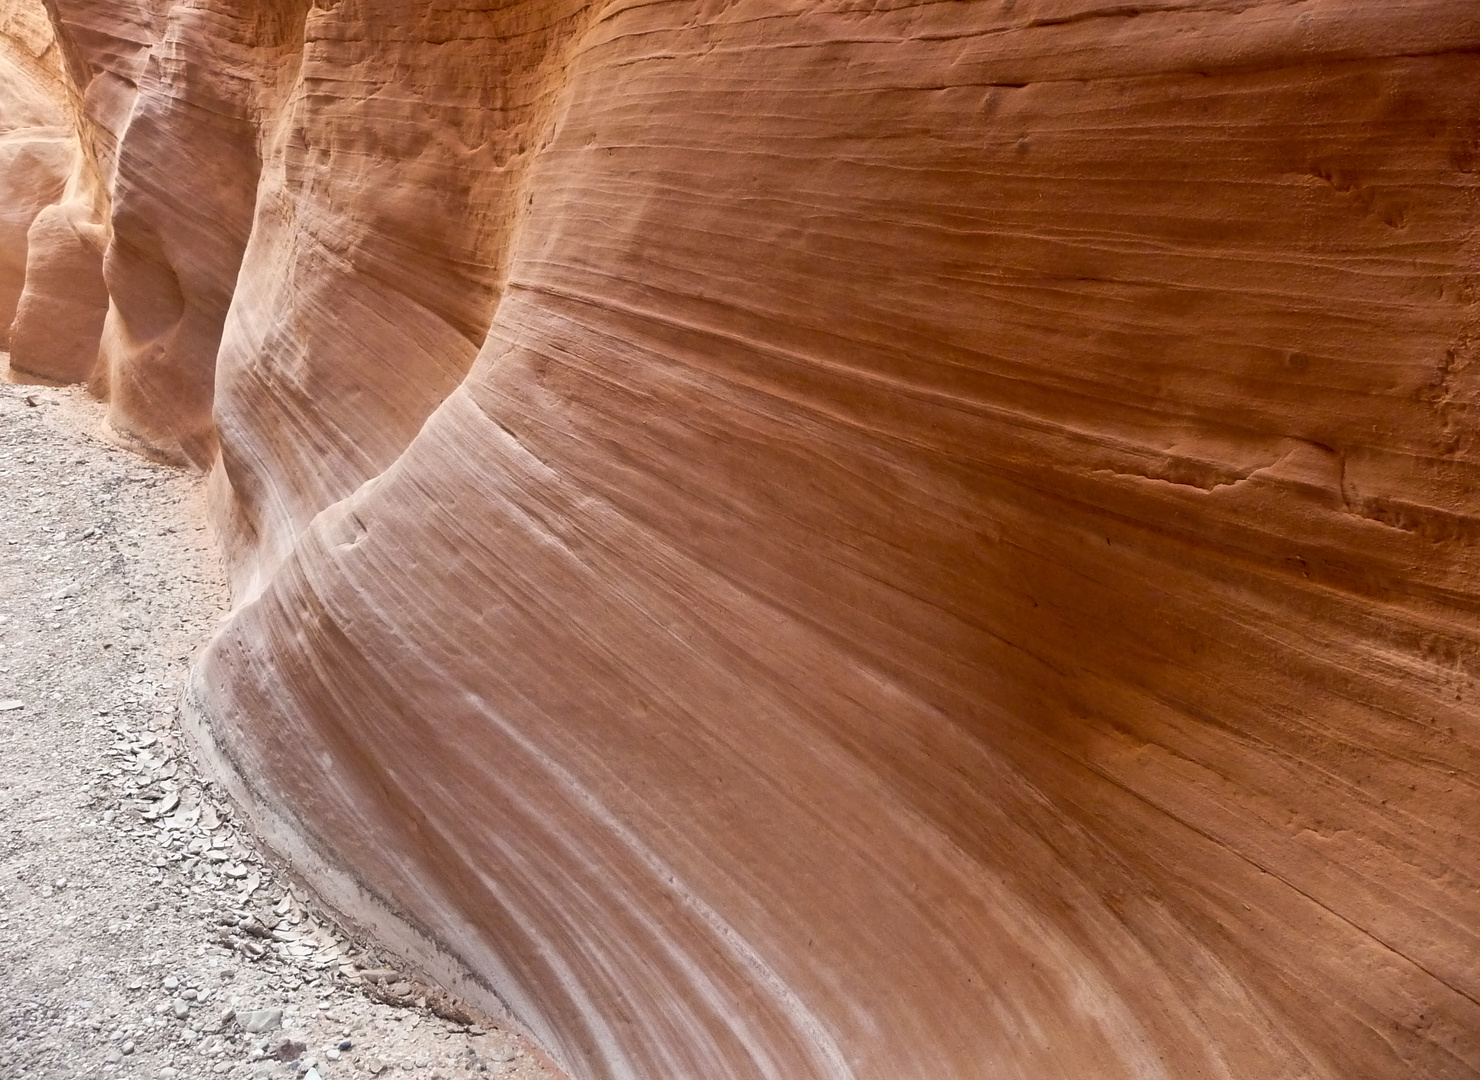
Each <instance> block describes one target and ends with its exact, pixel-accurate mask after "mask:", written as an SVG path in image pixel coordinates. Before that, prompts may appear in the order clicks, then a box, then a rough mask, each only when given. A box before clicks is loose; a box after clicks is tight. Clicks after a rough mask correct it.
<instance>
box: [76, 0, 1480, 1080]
mask: <svg viewBox="0 0 1480 1080" xmlns="http://www.w3.org/2000/svg"><path fill="white" fill-rule="evenodd" d="M487 7H488V5H484V4H480V3H475V2H474V0H449V2H447V3H441V4H438V5H431V6H429V5H424V4H412V3H410V2H409V0H342V2H339V3H335V4H332V5H328V4H325V5H322V6H317V5H316V6H310V5H308V4H307V3H287V2H284V3H271V2H267V0H259V2H254V3H244V4H227V3H225V2H224V0H195V2H192V3H189V4H186V3H183V2H182V3H176V4H173V5H171V4H168V3H163V2H161V3H160V4H157V5H155V6H154V7H153V8H150V9H148V12H145V10H144V8H142V7H141V8H140V9H139V10H138V11H135V10H134V9H133V8H131V7H129V6H128V5H120V6H118V7H117V8H116V16H115V17H112V18H110V15H109V12H108V6H107V5H103V4H101V3H97V2H89V0H55V8H56V10H57V12H58V25H59V26H60V27H62V28H64V29H65V31H66V33H67V34H69V35H71V37H70V40H72V41H74V42H75V43H76V48H77V51H78V52H79V54H89V55H94V56H98V57H102V56H105V55H107V56H110V57H111V59H109V60H107V61H106V63H105V62H103V61H102V60H99V61H98V62H97V63H96V64H95V65H94V68H96V70H99V71H119V70H123V69H124V68H125V67H127V66H128V65H129V64H132V65H134V70H137V72H138V77H137V80H136V85H137V87H138V89H137V91H136V92H133V91H129V93H135V96H134V97H133V98H132V104H131V105H130V112H129V116H130V117H131V119H130V120H129V122H128V123H127V124H126V125H116V124H115V125H112V126H109V124H107V123H104V122H103V121H102V120H100V119H96V118H95V117H101V116H103V115H105V114H107V115H114V114H116V112H117V111H118V110H117V109H116V108H111V107H107V106H104V105H101V104H95V105H94V106H90V108H91V109H92V111H91V112H88V113H87V114H86V115H85V117H84V121H83V126H84V129H87V126H88V125H91V126H92V127H95V128H97V129H98V130H99V131H103V130H107V131H115V132H117V133H118V135H117V141H116V150H115V151H114V152H113V153H112V157H111V158H110V155H109V153H108V152H106V151H107V147H108V146H109V145H111V144H110V143H109V141H108V138H107V137H105V136H104V135H100V134H99V135H93V136H88V138H89V139H90V140H91V142H90V143H89V145H97V146H99V147H102V148H103V150H99V151H97V152H96V154H95V157H96V158H97V160H98V161H99V163H100V164H99V169H100V174H102V175H108V176H111V178H112V179H111V187H110V189H109V190H110V192H111V199H112V218H111V229H112V240H111V242H110V246H109V249H108V255H107V259H106V263H105V266H106V281H107V285H108V290H109V294H110V301H111V307H110V312H109V316H108V321H107V325H106V327H105V329H104V331H103V335H102V356H103V361H104V374H103V376H102V377H101V378H100V379H99V381H98V383H97V385H98V388H99V390H100V391H103V392H107V393H108V394H109V395H110V396H111V408H112V416H113V418H114V425H115V427H116V428H118V429H119V430H120V431H121V432H124V433H126V434H130V435H133V436H134V437H136V438H137V439H138V440H139V441H140V442H141V444H142V445H144V446H146V447H147V448H149V449H150V450H151V451H152V452H155V453H158V454H163V455H166V456H172V457H176V458H186V459H190V460H193V461H194V462H196V463H197V464H200V465H202V466H203V467H209V468H211V469H212V485H213V499H214V504H213V505H214V513H215V516H216V521H217V525H218V527H219V528H220V530H221V533H222V538H223V543H224V544H225V547H226V550H227V553H228V556H229V559H230V562H231V564H232V567H233V576H234V581H235V586H236V590H237V599H238V607H237V609H236V612H235V614H234V616H233V617H232V619H231V620H230V622H229V623H228V624H227V625H226V626H225V627H224V629H223V630H222V632H221V633H220V635H219V636H218V637H217V638H216V640H215V642H214V643H213V645H212V646H211V647H210V648H209V650H208V651H207V653H206V655H205V657H204V659H203V660H202V662H201V663H200V664H199V666H198V667H197V669H196V672H195V675H194V679H193V685H192V688H191V695H192V698H191V701H192V706H193V708H194V710H195V715H196V722H197V725H198V728H199V735H200V737H201V739H202V740H203V744H204V747H205V750H206V752H207V754H208V755H212V756H214V759H215V762H216V766H217V768H219V769H221V770H222V775H223V776H224V777H226V778H227V779H228V780H229V782H230V783H231V784H232V785H233V786H234V790H235V793H236V794H237V796H238V797H239V798H241V799H243V800H244V801H246V802H247V803H248V805H250V806H251V807H252V809H253V812H254V813H255V814H256V815H257V820H258V823H259V825H260V827H261V828H262V829H263V830H264V831H265V832H267V833H268V835H269V836H270V837H272V838H273V839H274V841H275V842H276V843H277V844H278V845H279V846H280V847H281V849H282V850H283V851H284V852H285V853H287V854H288V855H289V856H290V857H291V858H293V859H294V860H296V863H297V865H298V866H299V868H300V869H301V870H303V871H304V872H305V873H307V874H309V875H310V876H311V877H312V878H313V880H314V881H315V882H316V884H317V885H318V886H319V887H320V888H321V889H322V890H324V892H325V894H326V895H327V896H329V897H330V898H331V899H333V900H334V901H335V902H336V903H338V904H339V905H340V906H341V907H342V908H343V909H344V910H346V911H347V912H349V913H350V914H352V915H353V916H355V917H356V918H358V919H360V920H361V921H362V922H363V923H364V924H366V925H368V926H370V927H372V928H373V929H375V930H376V931H377V932H379V933H380V934H381V935H382V936H384V937H387V938H389V939H391V940H393V941H395V942H396V943H397V944H398V945H399V946H400V947H401V948H402V950H403V951H404V952H405V953H406V955H407V957H408V958H409V959H411V960H413V961H415V962H416V963H418V964H420V965H422V966H423V967H425V968H427V969H429V970H432V971H434V972H436V973H438V974H439V975H440V976H441V977H442V978H444V979H447V980H449V981H452V982H454V983H455V984H456V985H457V986H458V987H459V988H460V989H462V990H463V991H464V992H466V993H469V994H473V995H482V998H483V999H484V1000H487V1001H492V1000H493V999H494V997H495V996H496V997H497V998H498V999H499V1000H501V1001H503V1002H504V1003H506V1004H507V1005H508V1007H509V1008H510V1010H511V1011H512V1012H513V1013H514V1015H515V1016H517V1017H518V1018H519V1019H521V1020H522V1021H523V1022H525V1023H526V1024H528V1025H529V1026H530V1028H531V1030H532V1031H534V1032H535V1034H536V1035H538V1036H539V1038H540V1039H541V1040H542V1041H543V1043H544V1044H545V1045H546V1046H547V1047H548V1048H549V1049H550V1050H551V1052H552V1053H553V1054H554V1055H555V1056H556V1057H557V1058H558V1059H559V1060H560V1061H561V1062H562V1063H564V1064H565V1065H566V1066H568V1067H569V1068H570V1070H571V1071H572V1073H573V1074H574V1075H576V1076H578V1077H582V1078H586V1077H602V1078H606V1077H613V1078H615V1077H631V1078H637V1077H641V1078H645V1080H647V1078H672V1080H678V1078H690V1077H695V1076H703V1077H705V1078H737V1080H738V1078H747V1080H749V1078H753V1077H775V1078H784V1080H803V1078H812V1077H818V1078H822V1077H826V1078H845V1077H847V1078H857V1080H873V1078H879V1080H883V1078H890V1080H894V1078H898V1077H930V1078H948V1077H951V1078H953V1077H960V1078H972V1080H975V1078H988V1077H991V1078H998V1077H1002V1078H1007V1077H1019V1078H1028V1080H1050V1078H1053V1080H1057V1078H1059V1077H1065V1076H1092V1077H1095V1078H1097V1080H1099V1078H1104V1080H1113V1078H1120V1077H1123V1078H1127V1080H1129V1078H1136V1080H1146V1078H1155V1077H1167V1078H1176V1080H1181V1078H1184V1077H1222V1078H1240V1080H1266V1078H1270V1077H1310V1078H1326V1080H1352V1078H1359V1080H1390V1078H1392V1077H1408V1076H1412V1077H1423V1078H1425V1080H1430V1078H1446V1080H1453V1078H1460V1077H1475V1076H1477V1075H1480V975H1477V973H1480V891H1477V885H1480V880H1477V878H1480V850H1477V843H1480V841H1477V839H1476V837H1477V836H1480V829H1477V826H1480V800H1477V798H1476V796H1477V794H1480V791H1477V787H1480V770H1477V764H1480V761H1477V758H1480V724H1477V721H1476V719H1475V710H1474V702H1475V698H1476V695H1477V693H1480V687H1477V685H1476V681H1475V680H1476V674H1477V672H1476V665H1475V657H1476V656H1477V654H1480V648H1477V647H1480V617H1477V612H1480V590H1477V588H1476V586H1475V581H1476V580H1477V571H1480V565H1477V562H1480V558H1477V554H1476V552H1477V546H1476V539H1477V537H1480V515H1477V510H1480V503H1477V498H1476V495H1475V492H1476V491H1477V490H1480V488H1477V480H1480V477H1477V476H1476V466H1477V447H1476V442H1475V437H1474V431H1475V428H1474V419H1473V415H1472V414H1471V413H1470V411H1469V410H1470V408H1471V407H1472V403H1473V402H1474V401H1475V399H1476V394H1477V391H1480V384H1477V382H1476V378H1477V372H1480V365H1477V364H1476V363H1475V360H1476V348H1477V341H1480V335H1477V319H1480V311H1477V303H1480V300H1477V291H1476V290H1477V276H1476V270H1477V265H1476V264H1477V248H1476V240H1475V237H1476V236H1477V235H1480V220H1477V213H1480V200H1477V195H1480V192H1477V180H1476V167H1477V162H1480V124H1477V121H1476V119H1475V118H1476V117H1477V116H1480V9H1475V10H1472V9H1471V8H1470V7H1469V6H1467V5H1460V4H1453V3H1445V2H1440V0H1396V2H1394V0H1384V2H1378V0H1348V2H1345V3H1339V4H1338V3H1335V2H1333V0H1311V2H1307V3H1299V4H1289V3H1284V2H1277V0H1262V2H1261V0H1255V2H1250V3H1244V4H1238V5H1228V4H1223V3H1220V2H1214V0H1194V2H1191V3H1186V2H1182V3H1176V4H1144V5H1130V6H1127V5H1118V6H1117V5H1103V4H1096V3H1093V2H1090V0H1016V2H1014V0H990V2H986V0H984V2H980V3H977V2H962V3H951V4H927V3H915V2H905V0H900V2H896V3H880V4H857V3H852V2H845V0H836V2H827V3H813V4H806V5H800V4H782V3H774V2H770V3H764V2H759V0H741V2H738V3H710V2H707V0H659V2H644V3H637V2H635V0H633V2H628V0H618V2H612V3H605V4H600V5H583V4H579V3H574V2H572V3H554V2H543V3H535V2H525V3H511V4H505V5H498V6H497V7H496V8H495V9H493V10H486V8H487ZM84 28H90V29H88V32H87V33H84V32H83V29H84ZM123 41H131V42H135V43H137V47H136V48H134V49H133V51H129V49H125V48H121V47H116V44H110V43H118V42H123ZM151 42H152V43H151ZM89 50H91V52H90V53H89ZM140 56H146V57H147V58H146V59H145V60H143V61H140V60H139V59H138V57H140ZM110 65H111V66H110ZM89 70H93V68H89ZM74 78H76V76H75V75H74ZM100 78H104V76H102V75H95V76H90V80H91V81H88V82H87V84H86V90H85V92H84V94H83V96H84V98H88V96H89V95H93V98H92V100H94V101H95V102H98V101H105V100H115V101H121V100H122V99H123V97H125V96H127V95H126V94H125V93H124V91H122V90H118V89H117V88H116V87H115V90H114V91H113V92H112V93H113V95H114V96H113V97H111V98H110V97H109V96H108V95H106V94H103V93H102V92H99V93H98V94H96V95H94V92H93V87H94V86H95V85H96V84H97V82H98V79H100ZM110 78H111V77H110ZM109 85H113V84H112V83H110V84H109ZM110 108H111V111H110ZM110 160H116V170H114V171H113V172H110V171H109V167H108V166H107V164H106V163H107V162H108V161H110Z"/></svg>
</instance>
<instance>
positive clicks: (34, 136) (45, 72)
mask: <svg viewBox="0 0 1480 1080" xmlns="http://www.w3.org/2000/svg"><path fill="white" fill-rule="evenodd" d="M76 161H77V143H76V128H75V125H74V124H73V122H72V117H71V116H70V115H69V111H68V108H67V83H66V77H65V75H64V74H63V71H62V65H61V57H60V54H59V52H58V50H57V47H56V41H55V39H54V37H53V36H52V32H51V24H50V23H49V22H48V21H47V18H46V13H45V11H44V10H42V8H41V6H40V5H39V4H37V5H35V6H34V7H33V6H30V5H25V6H20V5H16V6H14V7H5V8H0V347H7V346H8V343H9V340H10V327H11V323H12V322H13V321H14V319H15V313H16V308H17V306H18V305H19V303H20V299H21V293H22V291H23V290H24V288H25V282H26V258H27V254H28V252H29V248H30V245H29V242H28V240H27V233H28V232H29V231H30V228H31V224H32V222H34V221H35V220H36V216H37V215H38V214H39V213H40V212H41V211H42V210H43V209H45V208H46V207H48V206H50V205H52V204H53V203H55V202H56V201H57V200H58V199H60V198H61V197H62V194H63V192H64V191H65V189H66V186H67V178H68V177H69V176H70V175H71V173H72V171H73V169H74V168H75V167H76Z"/></svg>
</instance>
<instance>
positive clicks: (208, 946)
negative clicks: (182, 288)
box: [0, 353, 560, 1080]
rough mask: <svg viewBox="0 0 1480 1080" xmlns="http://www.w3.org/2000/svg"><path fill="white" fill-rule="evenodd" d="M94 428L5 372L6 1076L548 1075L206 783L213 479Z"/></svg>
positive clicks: (2, 877)
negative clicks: (188, 734)
mask: <svg viewBox="0 0 1480 1080" xmlns="http://www.w3.org/2000/svg"><path fill="white" fill-rule="evenodd" d="M3 362H4V354H3V353H0V366H3ZM102 419H103V413H102V407H101V406H99V405H98V404H97V403H95V402H93V401H92V400H91V399H90V398H88V397H87V396H86V395H85V394H84V393H82V392H81V391H79V390H75V389H66V388H51V387H38V386H27V385H22V384H17V383H4V384H0V1076H3V1077H6V1078H7V1080H13V1078H21V1077H28V1078H50V1077H58V1078H60V1077H78V1076H102V1077H120V1078H122V1077H129V1078H133V1077H137V1078H141V1080H144V1078H155V1077H158V1078H160V1080H170V1078H182V1080H193V1078H195V1077H202V1076H208V1075H209V1076H217V1075H220V1076H226V1077H243V1078H245V1077H254V1078H267V1077H290V1076H298V1077H304V1078H306V1080H315V1078H321V1080H333V1078H334V1077H362V1076H383V1077H391V1076H400V1075H409V1076H416V1077H426V1078H428V1080H430V1078H434V1077H442V1078H447V1080H453V1078H458V1077H465V1076H498V1077H512V1078H519V1080H529V1078H534V1077H556V1076H559V1075H560V1074H559V1073H558V1071H557V1070H555V1069H554V1068H553V1067H552V1066H551V1065H550V1064H549V1062H548V1059H546V1058H544V1056H543V1055H542V1054H541V1053H540V1052H539V1051H538V1050H537V1049H536V1048H535V1047H533V1045H532V1044H530V1043H528V1042H527V1041H526V1040H525V1039H523V1038H522V1037H521V1036H519V1035H518V1034H516V1033H514V1032H512V1031H510V1030H508V1029H507V1028H506V1027H502V1026H500V1025H498V1024H495V1023H493V1022H491V1021H489V1020H487V1019H486V1018H480V1017H477V1016H474V1015H472V1014H471V1013H468V1012H467V1011H466V1010H464V1009H463V1007H462V1006H461V1005H459V1004H458V1003H457V1002H454V1001H452V1000H450V999H448V998H446V997H445V996H443V995H441V994H440V993H439V992H438V991H436V990H434V989H429V988H427V987H425V986H421V985H419V984H417V983H416V982H415V981H413V980H411V979H409V978H405V977H403V976H402V975H401V974H400V973H399V972H397V971H396V970H395V969H394V966H393V965H392V964H389V963H387V962H386V961H385V959H384V958H383V957H379V956H377V955H376V954H375V953H374V952H373V950H370V949H368V948H366V947H365V946H364V945H363V943H358V942H356V941H355V940H354V939H353V937H352V935H350V934H348V933H346V932H345V931H344V930H343V929H342V928H340V927H339V926H338V925H337V924H336V923H335V922H334V920H333V919H331V918H330V917H328V916H327V915H325V914H324V913H322V912H320V911H318V910H316V909H315V907H314V905H313V904H312V902H311V898H310V897H308V896H307V895H305V894H303V893H302V892H297V891H294V889H293V888H292V887H291V884H290V883H289V882H288V881H287V880H286V879H285V877H284V875H283V873H282V872H281V871H280V870H278V869H276V868H274V866H273V865H272V863H271V861H270V859H269V858H267V857H266V856H265V855H264V853H263V852H262V851H261V850H259V848H258V847H257V846H256V845H255V844H254V842H253V840H252V837H251V836H250V834H249V832H248V831H247V830H246V828H245V827H244V826H242V825H240V824H239V823H238V821H237V815H236V814H235V813H234V811H233V808H232V806H231V805H230V803H229V801H227V800H226V798H225V796H224V794H223V793H222V792H221V791H219V790H218V789H217V788H216V787H215V786H214V785H213V784H211V783H210V782H209V781H208V780H205V779H203V778H202V777H201V776H200V775H199V773H198V772H197V770H196V768H195V766H194V764H193V761H192V758H191V753H190V747H189V744H188V742H187V740H186V739H185V738H184V737H183V736H182V734H181V732H180V729H179V727H178V718H177V715H176V713H177V709H176V699H177V696H178V694H179V691H180V688H181V686H182V684H183V679H184V677H185V672H186V670H187V668H188V666H189V663H190V660H191V658H192V656H193V655H194V653H195V651H196V650H197V649H199V647H200V646H201V645H202V644H203V643H204V642H205V640H206V639H207V638H208V637H209V635H210V633H211V631H212V628H213V627H214V626H215V625H216V624H217V622H218V621H219V620H220V618H221V617H222V616H223V615H224V613H225V610H226V603H227V594H226V588H225V585H224V582H223V579H222V574H221V569H220V566H219V563H218V560H217V557H216V554H215V549H214V547H213V544H212V541H211V538H210V536H209V534H208V532H207V531H206V527H205V524H204V521H205V517H204V507H203V502H204V495H203V487H202V483H201V481H200V478H199V477H197V476H195V475H192V474H189V473H186V472H183V471H180V470H176V469H171V468H167V467H164V466H160V465H155V464H152V463H150V462H148V461H145V460H143V459H141V458H139V457H137V456H136V455H134V454H131V453H129V452H127V451H126V450H122V449H120V448H118V447H116V446H114V445H112V444H111V443H110V442H109V441H108V440H107V439H106V438H104V437H103V424H102Z"/></svg>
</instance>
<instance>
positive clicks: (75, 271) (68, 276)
mask: <svg viewBox="0 0 1480 1080" xmlns="http://www.w3.org/2000/svg"><path fill="white" fill-rule="evenodd" d="M93 216H94V214H93V207H92V206H90V205H89V204H88V203H86V202H82V201H79V200H74V201H71V202H65V203H56V204H53V205H51V206H48V207H46V209H44V210H42V211H41V212H40V213H39V214H37V215H36V220H35V221H33V222H32V223H31V228H30V231H29V232H28V233H27V236H26V247H27V251H26V259H27V263H28V269H27V272H26V287H25V292H24V293H23V294H22V295H21V300H20V304H19V306H18V308H17V310H16V316H15V322H14V325H13V327H12V331H11V338H10V366H11V368H12V369H14V370H17V371H23V372H26V373H27V374H30V375H39V376H41V377H42V378H44V379H50V380H51V381H53V382H64V383H65V382H86V381H87V380H88V379H89V378H90V377H91V376H92V374H93V370H94V368H95V367H96V365H97V360H98V338H99V336H100V335H101V334H102V331H103V318H104V316H105V315H106V313H107V311H108V288H107V286H106V285H104V283H103V245H104V244H105V242H106V232H107V230H106V229H105V228H104V227H103V226H102V225H100V224H98V223H97V222H96V221H94V220H93Z"/></svg>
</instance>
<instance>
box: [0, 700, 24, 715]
mask: <svg viewBox="0 0 1480 1080" xmlns="http://www.w3.org/2000/svg"><path fill="white" fill-rule="evenodd" d="M25 707H26V703H25V702H24V701H18V700H16V699H15V698H5V699H4V700H3V701H0V712H14V711H15V710H16V709H24V708H25Z"/></svg>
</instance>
